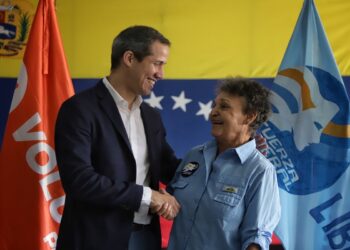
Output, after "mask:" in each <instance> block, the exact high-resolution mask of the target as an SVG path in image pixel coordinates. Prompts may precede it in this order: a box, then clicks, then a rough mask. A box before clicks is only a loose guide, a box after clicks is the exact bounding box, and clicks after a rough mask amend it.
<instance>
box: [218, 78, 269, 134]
mask: <svg viewBox="0 0 350 250" xmlns="http://www.w3.org/2000/svg"><path fill="white" fill-rule="evenodd" d="M220 92H225V93H227V94H229V95H231V96H239V97H243V98H244V99H245V102H246V103H245V108H244V110H243V113H244V114H246V115H251V114H257V116H256V119H255V121H253V122H252V123H251V124H250V128H251V130H252V132H255V131H256V130H257V129H258V128H259V127H260V126H261V124H263V123H264V122H266V121H267V119H268V118H269V115H270V112H271V104H270V100H269V97H270V95H271V93H270V91H269V90H268V89H267V88H265V87H264V86H262V85H261V84H260V83H259V82H257V81H255V80H251V79H247V78H242V77H235V78H233V77H229V78H226V79H223V80H221V81H220V82H219V86H218V88H217V93H220Z"/></svg>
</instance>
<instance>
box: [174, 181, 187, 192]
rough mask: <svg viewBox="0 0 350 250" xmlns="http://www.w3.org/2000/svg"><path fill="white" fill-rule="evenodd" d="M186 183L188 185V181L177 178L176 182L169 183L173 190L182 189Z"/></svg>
mask: <svg viewBox="0 0 350 250" xmlns="http://www.w3.org/2000/svg"><path fill="white" fill-rule="evenodd" d="M187 185H188V182H186V181H182V180H178V181H177V182H175V183H172V184H171V188H172V189H173V190H174V191H176V190H182V189H184V188H186V187H187Z"/></svg>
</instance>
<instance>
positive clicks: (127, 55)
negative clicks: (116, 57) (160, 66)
mask: <svg viewBox="0 0 350 250" xmlns="http://www.w3.org/2000/svg"><path fill="white" fill-rule="evenodd" d="M134 59H135V56H134V53H133V52H132V51H131V50H127V51H125V52H124V54H123V62H124V64H125V65H126V66H128V67H130V66H131V64H132V62H133V61H134Z"/></svg>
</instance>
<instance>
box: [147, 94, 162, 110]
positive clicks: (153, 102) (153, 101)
mask: <svg viewBox="0 0 350 250" xmlns="http://www.w3.org/2000/svg"><path fill="white" fill-rule="evenodd" d="M163 98H164V96H156V95H155V94H154V93H153V91H152V92H151V95H150V97H149V98H148V99H145V100H144V101H145V102H147V103H148V104H149V105H150V106H151V107H153V108H159V109H163V107H162V105H161V104H160V101H161V100H163Z"/></svg>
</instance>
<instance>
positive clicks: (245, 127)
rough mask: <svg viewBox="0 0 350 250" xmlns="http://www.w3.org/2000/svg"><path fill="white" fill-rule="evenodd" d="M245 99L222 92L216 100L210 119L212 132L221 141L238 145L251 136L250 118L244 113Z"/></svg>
mask: <svg viewBox="0 0 350 250" xmlns="http://www.w3.org/2000/svg"><path fill="white" fill-rule="evenodd" d="M244 107H245V99H244V98H243V97H240V96H231V95H230V94H228V93H225V92H220V93H219V94H218V95H217V97H216V98H215V100H214V104H213V108H212V111H211V112H210V121H211V124H212V128H211V134H212V135H213V136H214V137H215V138H216V140H217V141H218V142H219V143H220V142H224V143H225V144H229V145H231V146H238V145H240V144H242V143H244V142H245V141H247V140H248V139H249V137H250V134H249V119H248V117H247V115H245V114H244V113H243V110H244Z"/></svg>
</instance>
